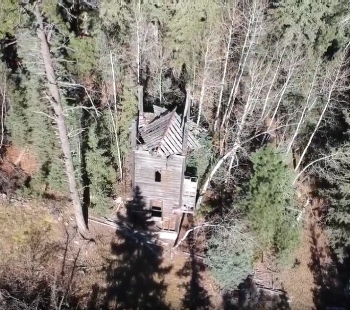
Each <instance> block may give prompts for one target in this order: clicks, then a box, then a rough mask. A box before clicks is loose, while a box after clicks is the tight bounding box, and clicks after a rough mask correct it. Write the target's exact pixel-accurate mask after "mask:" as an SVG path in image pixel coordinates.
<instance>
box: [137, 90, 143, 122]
mask: <svg viewBox="0 0 350 310" xmlns="http://www.w3.org/2000/svg"><path fill="white" fill-rule="evenodd" d="M138 98H139V101H138V106H139V116H142V117H143V86H141V85H140V86H139V87H138Z"/></svg>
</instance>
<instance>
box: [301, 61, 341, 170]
mask: <svg viewBox="0 0 350 310" xmlns="http://www.w3.org/2000/svg"><path fill="white" fill-rule="evenodd" d="M340 70H341V64H339V67H338V68H337V71H336V74H335V76H334V78H333V82H332V83H331V87H330V89H329V91H328V96H327V101H326V104H325V105H324V108H323V110H322V113H321V115H320V117H319V119H318V122H317V124H316V126H315V129H314V131H313V132H312V134H311V136H310V138H309V140H308V142H307V144H306V146H305V148H304V150H303V153H302V154H301V156H300V159H299V161H298V164H297V165H296V167H295V171H298V170H299V167H300V165H301V163H302V161H303V159H304V157H305V155H306V153H307V151H308V149H309V147H310V144H311V142H312V140H313V138H314V136H315V134H316V132H317V130H318V128H319V127H320V124H321V122H322V120H323V117H324V114H325V113H326V111H327V109H328V106H329V104H330V102H331V100H332V94H333V91H334V89H335V87H336V85H337V82H338V78H339V73H340ZM330 78H332V77H330Z"/></svg>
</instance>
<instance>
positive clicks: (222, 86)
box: [207, 17, 233, 131]
mask: <svg viewBox="0 0 350 310" xmlns="http://www.w3.org/2000/svg"><path fill="white" fill-rule="evenodd" d="M232 32H233V17H232V19H231V25H230V30H229V33H228V41H227V46H226V55H225V64H224V72H223V74H222V80H221V85H220V95H219V102H218V108H217V110H216V115H215V122H214V131H216V128H217V126H218V121H219V116H220V110H221V104H222V96H223V93H224V86H225V80H226V72H227V64H228V59H229V57H230V49H231V41H232ZM207 51H208V45H207Z"/></svg>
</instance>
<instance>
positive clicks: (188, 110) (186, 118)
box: [182, 89, 190, 156]
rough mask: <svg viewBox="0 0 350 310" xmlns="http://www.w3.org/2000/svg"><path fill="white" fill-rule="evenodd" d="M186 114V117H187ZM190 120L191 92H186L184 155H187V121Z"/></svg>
mask: <svg viewBox="0 0 350 310" xmlns="http://www.w3.org/2000/svg"><path fill="white" fill-rule="evenodd" d="M185 113H186V115H185ZM189 118H190V90H189V89H187V90H186V104H185V111H184V116H183V125H182V126H183V139H182V155H184V156H186V155H187V143H188V142H187V141H188V125H187V120H188V119H189Z"/></svg>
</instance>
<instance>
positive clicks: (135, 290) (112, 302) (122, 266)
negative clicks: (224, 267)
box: [104, 188, 171, 310]
mask: <svg viewBox="0 0 350 310" xmlns="http://www.w3.org/2000/svg"><path fill="white" fill-rule="evenodd" d="M145 207H146V206H145V203H144V201H143V197H142V194H141V192H140V190H139V189H138V188H136V189H135V192H134V197H133V201H132V202H131V203H130V204H129V205H127V214H126V216H125V218H123V219H121V221H122V223H124V224H123V226H122V229H118V230H117V231H116V235H117V238H116V242H115V243H113V244H111V251H112V257H114V259H110V260H109V261H108V267H107V269H106V273H107V279H106V280H107V290H106V294H105V298H106V299H105V304H104V306H105V307H106V308H109V309H135V310H136V309H160V310H162V309H170V305H169V304H167V303H166V301H165V293H166V289H167V286H166V284H165V281H164V277H165V275H166V274H167V273H169V272H170V269H171V267H169V268H164V267H162V266H161V264H162V248H161V247H160V246H157V245H156V244H154V240H155V236H154V233H152V231H151V230H150V229H149V228H150V226H151V225H152V223H151V222H150V221H149V214H148V212H146V210H145Z"/></svg>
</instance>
